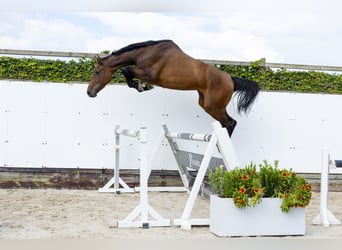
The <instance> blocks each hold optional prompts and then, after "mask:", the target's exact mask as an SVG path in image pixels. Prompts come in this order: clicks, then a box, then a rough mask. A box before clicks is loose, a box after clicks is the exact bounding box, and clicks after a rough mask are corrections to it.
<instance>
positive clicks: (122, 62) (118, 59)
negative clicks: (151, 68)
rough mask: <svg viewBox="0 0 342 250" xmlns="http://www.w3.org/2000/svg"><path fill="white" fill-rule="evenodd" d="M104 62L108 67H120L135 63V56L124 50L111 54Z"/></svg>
mask: <svg viewBox="0 0 342 250" xmlns="http://www.w3.org/2000/svg"><path fill="white" fill-rule="evenodd" d="M106 64H107V65H109V66H110V67H115V68H121V67H125V66H127V65H134V64H135V57H134V56H133V55H132V53H130V52H125V53H122V54H119V55H115V54H113V55H112V56H110V57H108V58H107V60H106Z"/></svg>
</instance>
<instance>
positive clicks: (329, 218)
mask: <svg viewBox="0 0 342 250" xmlns="http://www.w3.org/2000/svg"><path fill="white" fill-rule="evenodd" d="M321 166H322V170H321V171H322V172H321V196H320V213H319V215H317V217H316V218H315V219H313V221H312V224H316V225H321V224H323V226H324V227H328V226H329V225H330V224H335V225H336V224H341V222H340V221H339V220H338V219H337V218H336V217H335V216H334V215H333V214H332V213H331V212H330V211H329V209H328V194H329V169H330V168H331V167H342V164H341V161H334V160H331V159H330V153H329V150H328V149H327V148H324V149H323V150H322V162H321Z"/></svg>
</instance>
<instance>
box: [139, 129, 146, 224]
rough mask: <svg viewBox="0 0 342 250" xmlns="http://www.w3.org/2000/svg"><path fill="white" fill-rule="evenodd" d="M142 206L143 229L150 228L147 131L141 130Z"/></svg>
mask: <svg viewBox="0 0 342 250" xmlns="http://www.w3.org/2000/svg"><path fill="white" fill-rule="evenodd" d="M138 139H139V140H140V147H139V150H140V153H139V154H140V204H141V223H142V226H143V228H148V190H147V186H148V166H147V131H146V128H145V127H142V128H140V135H139V138H138Z"/></svg>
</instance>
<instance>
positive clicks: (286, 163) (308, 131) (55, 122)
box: [0, 81, 342, 173]
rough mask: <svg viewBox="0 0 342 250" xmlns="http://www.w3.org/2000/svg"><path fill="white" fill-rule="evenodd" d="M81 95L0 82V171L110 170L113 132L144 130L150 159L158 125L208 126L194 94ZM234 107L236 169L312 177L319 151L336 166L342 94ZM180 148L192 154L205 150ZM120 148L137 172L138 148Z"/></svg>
mask: <svg viewBox="0 0 342 250" xmlns="http://www.w3.org/2000/svg"><path fill="white" fill-rule="evenodd" d="M86 88H87V85H86V84H61V83H31V82H17V81H0V98H1V99H0V119H1V123H0V146H1V148H0V166H15V167H42V166H44V167H67V168H70V167H80V168H113V166H114V146H115V145H114V144H115V143H114V142H115V135H114V128H115V126H116V125H120V126H121V127H122V128H129V129H139V127H142V126H145V127H147V128H148V137H149V138H148V152H149V153H152V152H153V150H154V148H155V146H156V143H157V141H158V138H159V134H160V133H161V132H162V123H166V124H167V126H168V128H169V129H170V130H172V131H179V132H193V133H210V132H211V128H210V124H211V123H212V122H213V119H212V118H211V117H210V116H209V115H208V114H206V113H205V112H204V111H203V110H202V109H201V108H200V107H199V106H198V104H197V99H198V96H197V93H196V91H175V90H169V89H162V88H155V89H153V90H151V91H148V92H144V93H138V92H137V91H136V90H134V89H130V88H128V87H127V86H118V85H110V86H107V87H106V88H105V89H104V90H103V91H101V92H100V93H99V95H98V97H96V98H89V97H88V96H87V95H86ZM235 107H236V103H235V100H234V101H233V102H232V103H231V104H230V106H229V107H228V111H229V113H230V114H231V116H233V117H234V118H235V119H236V120H237V121H238V126H237V127H236V130H235V132H234V134H233V137H232V141H233V144H234V146H235V149H236V152H237V154H238V157H239V159H240V162H241V164H242V165H244V164H248V163H250V162H251V161H253V162H256V163H261V162H262V161H263V160H268V161H269V162H272V161H273V160H279V161H280V166H281V167H288V168H293V169H294V170H296V171H299V172H313V173H315V172H317V173H318V172H320V157H321V156H320V155H321V154H320V152H321V149H322V148H323V147H329V149H330V150H331V152H332V154H333V156H335V158H336V159H342V150H341V149H342V136H341V133H340V128H341V117H339V113H340V110H339V109H340V107H342V96H341V95H321V94H294V93H279V92H262V93H260V96H259V97H258V99H257V102H256V103H255V105H254V106H253V108H252V110H251V112H250V113H249V115H248V116H244V115H242V116H240V115H238V114H236V108H235ZM178 143H179V145H180V147H181V148H182V149H185V150H188V151H193V152H195V153H201V152H203V151H204V149H205V147H206V145H205V144H204V143H200V142H198V143H196V142H189V141H180V142H178ZM121 147H122V151H121V157H120V159H121V168H136V167H137V166H138V165H139V164H138V163H139V156H138V147H139V145H138V142H137V141H136V140H132V141H131V140H124V141H122V142H121ZM160 152H162V153H161V155H160V156H158V158H159V159H160V164H159V168H160V169H170V168H171V167H172V166H174V162H171V161H169V160H168V159H170V157H169V155H168V152H166V150H163V149H161V150H160ZM164 156H165V157H164ZM157 167H158V166H157ZM331 172H341V170H332V171H331Z"/></svg>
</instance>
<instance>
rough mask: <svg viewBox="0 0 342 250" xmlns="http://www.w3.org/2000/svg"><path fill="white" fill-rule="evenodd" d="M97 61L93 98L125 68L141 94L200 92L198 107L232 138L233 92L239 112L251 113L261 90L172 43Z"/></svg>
mask: <svg viewBox="0 0 342 250" xmlns="http://www.w3.org/2000/svg"><path fill="white" fill-rule="evenodd" d="M95 58H96V61H97V64H96V65H95V72H94V74H93V76H92V79H91V81H90V83H89V85H88V89H87V93H88V95H89V96H90V97H95V96H96V95H97V93H98V92H99V91H100V90H102V89H103V88H104V87H105V86H106V84H107V83H109V82H110V80H111V79H112V75H113V74H114V73H115V72H116V71H117V70H118V69H120V68H121V69H122V73H123V75H124V77H125V79H126V81H127V84H128V86H129V87H131V88H135V89H137V90H138V91H139V92H142V91H146V90H150V89H152V88H153V85H156V86H160V87H164V88H169V89H176V90H197V92H198V95H199V99H198V104H199V105H200V106H201V107H202V108H203V109H204V110H205V111H206V112H207V113H208V114H209V115H211V116H212V117H213V118H214V119H216V120H217V121H219V122H220V123H221V125H222V126H223V127H225V128H226V129H227V130H228V134H229V135H230V136H231V135H232V133H233V131H234V128H235V126H236V124H237V122H236V121H235V120H234V119H233V118H232V117H230V116H229V115H228V113H227V111H226V107H227V105H228V103H229V101H230V99H231V97H232V95H233V93H234V92H235V91H236V95H237V98H238V99H237V110H238V112H239V113H241V112H242V111H243V112H245V113H247V112H248V111H249V109H250V106H251V105H252V103H253V102H254V100H255V99H256V96H257V94H258V92H259V90H260V87H259V85H258V83H256V82H254V81H251V80H247V79H244V78H239V77H234V76H231V75H230V74H228V73H226V72H224V71H222V70H220V69H218V68H216V67H214V66H211V65H208V64H205V63H204V62H202V61H200V60H197V59H194V58H192V57H190V56H189V55H187V54H185V53H184V52H183V51H182V50H181V49H180V48H179V47H178V46H177V45H176V44H175V43H174V42H173V41H172V40H159V41H146V42H141V43H134V44H130V45H128V46H126V47H123V48H121V49H119V50H117V51H114V52H112V54H110V55H109V56H106V57H103V58H100V57H99V56H98V55H97V56H96V57H95ZM135 78H137V79H139V80H141V81H143V82H138V81H136V80H135Z"/></svg>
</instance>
